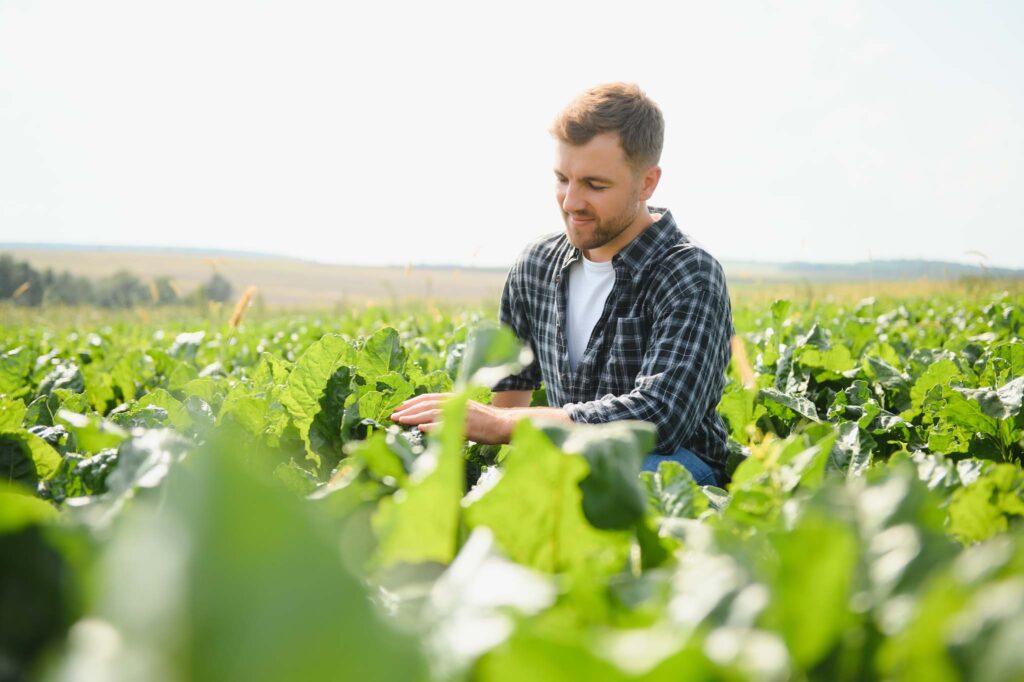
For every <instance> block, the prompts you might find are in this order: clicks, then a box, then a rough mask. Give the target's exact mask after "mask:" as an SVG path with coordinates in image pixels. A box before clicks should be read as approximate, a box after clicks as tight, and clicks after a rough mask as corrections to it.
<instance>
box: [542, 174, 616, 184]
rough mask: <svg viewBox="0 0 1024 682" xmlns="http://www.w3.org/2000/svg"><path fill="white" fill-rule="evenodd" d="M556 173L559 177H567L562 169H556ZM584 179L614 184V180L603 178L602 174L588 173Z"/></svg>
mask: <svg viewBox="0 0 1024 682" xmlns="http://www.w3.org/2000/svg"><path fill="white" fill-rule="evenodd" d="M555 175H557V176H559V177H562V178H564V177H565V175H564V174H562V173H561V172H560V171H557V170H556V171H555ZM583 179H584V180H586V181H587V182H599V183H601V184H603V185H610V184H612V181H611V180H610V179H608V178H603V177H601V176H600V175H588V176H587V177H585V178H583Z"/></svg>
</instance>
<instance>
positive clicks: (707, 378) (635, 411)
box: [563, 287, 732, 452]
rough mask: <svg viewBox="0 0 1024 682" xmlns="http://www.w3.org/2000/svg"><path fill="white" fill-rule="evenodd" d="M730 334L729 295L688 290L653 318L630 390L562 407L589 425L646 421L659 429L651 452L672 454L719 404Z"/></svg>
mask: <svg viewBox="0 0 1024 682" xmlns="http://www.w3.org/2000/svg"><path fill="white" fill-rule="evenodd" d="M731 336H732V313H731V309H730V305H729V298H728V294H726V293H725V292H724V291H721V290H716V289H709V288H703V287H702V288H699V289H697V290H694V291H691V292H690V293H689V294H688V295H686V296H684V297H682V300H680V301H679V302H678V303H676V304H674V305H673V306H671V307H670V309H668V310H667V311H665V312H664V313H663V314H660V315H658V316H657V319H656V320H655V322H654V324H653V326H652V328H651V334H650V338H649V341H648V345H647V351H646V352H645V353H644V356H643V358H642V360H641V364H640V372H639V373H638V374H637V378H636V384H635V386H634V387H633V390H632V391H630V392H629V393H628V394H626V395H620V396H616V395H611V394H609V395H605V396H603V397H601V398H599V399H597V400H591V401H589V402H581V403H569V404H567V405H564V406H563V408H564V409H565V410H566V411H567V412H568V413H569V416H570V418H572V420H573V421H576V422H584V423H588V424H597V423H604V422H611V421H617V420H620V419H639V420H642V421H647V422H651V423H652V424H654V425H655V426H656V427H657V429H658V444H657V449H656V451H657V452H671V451H672V450H674V449H675V447H676V444H679V443H685V442H687V441H688V440H689V438H690V436H691V435H692V434H693V433H694V430H695V429H696V428H697V426H698V425H699V424H700V422H701V420H702V419H703V418H704V417H705V415H707V414H708V412H709V411H710V410H712V409H714V408H715V407H716V406H717V403H718V401H719V400H721V396H722V389H723V387H724V386H725V370H726V367H727V365H728V363H729V355H730V348H729V340H730V337H731Z"/></svg>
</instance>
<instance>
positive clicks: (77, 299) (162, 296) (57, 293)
mask: <svg viewBox="0 0 1024 682" xmlns="http://www.w3.org/2000/svg"><path fill="white" fill-rule="evenodd" d="M233 293H234V290H233V287H232V286H231V282H229V281H228V280H227V279H226V278H224V276H222V275H221V274H220V273H217V272H215V273H213V275H212V276H211V277H210V279H209V280H208V281H207V282H206V283H205V284H203V285H202V286H200V287H199V288H198V289H197V290H196V291H194V292H192V293H191V294H189V295H188V296H183V295H182V293H181V291H180V290H179V289H178V288H177V286H175V284H174V282H173V280H171V278H170V277H166V276H161V277H155V278H153V279H151V280H149V281H145V280H142V279H140V278H139V277H138V276H137V275H135V274H134V273H131V272H128V271H126V270H122V271H120V272H116V273H114V274H113V275H110V276H109V277H104V278H102V279H98V280H95V281H94V280H91V279H89V278H87V277H81V276H79V275H73V274H71V273H70V272H66V271H65V272H60V273H58V272H54V270H53V269H52V268H47V269H46V270H36V269H35V268H33V267H32V266H31V265H29V264H28V263H27V262H24V261H16V260H14V258H13V257H11V256H10V255H8V254H0V301H3V300H9V299H13V300H14V303H15V304H16V305H20V306H29V307H38V306H41V305H44V304H46V305H95V306H99V307H102V308H134V307H136V306H166V305H181V304H190V303H202V302H205V301H221V302H223V301H228V300H230V299H231V298H232V295H233Z"/></svg>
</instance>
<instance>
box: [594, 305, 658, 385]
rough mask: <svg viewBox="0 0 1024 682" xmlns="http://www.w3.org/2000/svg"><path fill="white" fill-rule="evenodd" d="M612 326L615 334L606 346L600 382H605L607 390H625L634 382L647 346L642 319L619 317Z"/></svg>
mask: <svg viewBox="0 0 1024 682" xmlns="http://www.w3.org/2000/svg"><path fill="white" fill-rule="evenodd" d="M609 326H611V325H609ZM613 328H614V330H615V335H614V336H613V337H612V339H611V343H610V344H609V346H608V362H607V363H606V365H605V370H604V371H603V372H602V373H601V374H602V379H603V382H602V383H604V384H605V387H604V390H607V391H609V392H612V393H616V392H627V391H629V390H630V389H632V388H633V384H634V383H635V382H636V375H637V374H639V372H640V363H641V361H642V360H643V356H644V350H646V347H647V339H646V338H645V335H646V330H645V328H644V319H643V318H642V317H619V318H617V319H616V320H615V325H614V327H613Z"/></svg>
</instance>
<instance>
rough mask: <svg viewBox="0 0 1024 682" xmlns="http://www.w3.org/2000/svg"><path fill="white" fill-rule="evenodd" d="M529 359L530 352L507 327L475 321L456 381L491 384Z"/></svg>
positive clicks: (463, 383) (467, 383)
mask: <svg viewBox="0 0 1024 682" xmlns="http://www.w3.org/2000/svg"><path fill="white" fill-rule="evenodd" d="M532 361H533V353H532V352H531V351H530V350H529V349H528V348H524V347H523V345H522V344H521V343H520V342H519V339H517V338H516V335H515V334H514V333H513V332H512V330H511V329H509V328H508V327H499V326H496V325H493V324H492V325H487V324H484V325H478V326H476V327H474V328H473V330H472V332H471V333H470V335H469V339H468V340H467V342H466V349H465V351H464V353H463V356H462V359H461V362H460V365H459V375H458V381H457V382H456V385H457V386H469V385H479V386H488V387H489V386H493V385H494V384H496V383H498V382H499V381H501V380H502V379H504V378H505V377H507V376H509V375H512V374H515V373H516V372H519V371H520V370H522V369H523V368H524V367H526V366H527V365H529V364H530V363H531V362H532Z"/></svg>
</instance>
